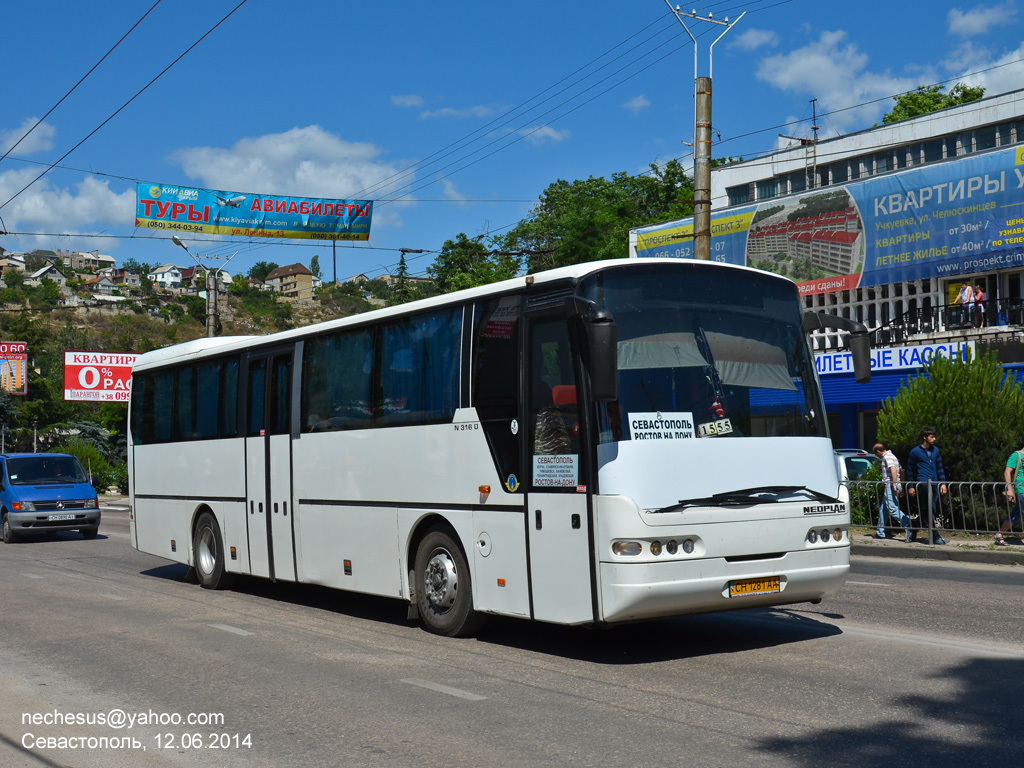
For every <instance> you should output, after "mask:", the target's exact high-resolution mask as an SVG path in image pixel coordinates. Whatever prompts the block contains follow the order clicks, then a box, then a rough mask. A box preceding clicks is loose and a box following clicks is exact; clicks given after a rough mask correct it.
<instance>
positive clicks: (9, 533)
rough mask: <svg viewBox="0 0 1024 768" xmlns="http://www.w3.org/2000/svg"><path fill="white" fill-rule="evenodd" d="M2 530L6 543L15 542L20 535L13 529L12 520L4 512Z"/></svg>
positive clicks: (0, 527) (0, 525) (0, 526)
mask: <svg viewBox="0 0 1024 768" xmlns="http://www.w3.org/2000/svg"><path fill="white" fill-rule="evenodd" d="M0 530H2V532H3V539H4V544H13V543H14V542H15V541H16V540H17V538H18V535H17V534H16V533H15V532H14V531H13V530H11V522H10V521H9V520H8V519H7V514H6V513H4V516H3V522H2V523H0Z"/></svg>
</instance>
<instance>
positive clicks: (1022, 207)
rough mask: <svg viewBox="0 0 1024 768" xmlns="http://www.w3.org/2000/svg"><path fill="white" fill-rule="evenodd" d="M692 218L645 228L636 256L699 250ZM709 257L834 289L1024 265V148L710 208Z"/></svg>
mask: <svg viewBox="0 0 1024 768" xmlns="http://www.w3.org/2000/svg"><path fill="white" fill-rule="evenodd" d="M692 233H693V219H692V218H691V219H684V220H681V221H676V222H668V223H665V224H659V225H655V226H652V227H644V228H641V229H638V230H637V232H636V234H637V246H636V248H637V255H638V256H669V257H675V258H690V257H691V256H692V249H693V242H692ZM711 258H712V259H713V260H715V261H721V262H726V263H730V264H745V265H748V266H751V267H757V268H759V269H766V270H768V271H771V272H778V273H781V274H785V275H787V276H788V277H790V278H792V279H793V280H795V281H796V282H797V283H799V284H800V289H801V292H802V293H826V292H830V291H837V290H848V289H850V288H856V287H858V286H859V287H871V286H876V285H887V284H889V283H895V282H904V281H908V280H917V279H923V278H936V277H939V278H941V277H944V276H950V277H952V276H954V275H960V274H967V273H971V272H982V271H991V270H996V269H1004V268H1006V267H1014V266H1024V147H1021V146H1017V147H1014V148H1010V149H1004V150H998V151H994V152H987V153H984V154H979V155H969V156H967V157H962V158H959V159H957V160H950V161H948V162H943V163H936V164H934V165H925V166H921V167H919V168H913V169H909V170H905V171H899V172H897V173H890V174H887V175H883V176H874V177H871V178H868V179H864V180H862V181H857V182H853V183H850V184H846V185H833V186H829V187H821V188H818V189H814V190H808V191H806V192H803V193H800V194H798V195H790V196H788V197H777V198H771V199H768V200H764V201H762V202H760V203H758V204H756V205H751V206H743V207H738V208H729V209H728V210H726V211H722V212H720V213H717V214H715V213H713V214H712V217H711Z"/></svg>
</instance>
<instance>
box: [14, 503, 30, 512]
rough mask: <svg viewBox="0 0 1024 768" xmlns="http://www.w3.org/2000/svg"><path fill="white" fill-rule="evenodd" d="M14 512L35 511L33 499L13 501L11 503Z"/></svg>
mask: <svg viewBox="0 0 1024 768" xmlns="http://www.w3.org/2000/svg"><path fill="white" fill-rule="evenodd" d="M11 506H12V507H13V508H14V511H15V512H35V511H36V504H35V502H34V501H15V502H13V503H12V504H11Z"/></svg>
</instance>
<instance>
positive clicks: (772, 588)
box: [729, 576, 782, 597]
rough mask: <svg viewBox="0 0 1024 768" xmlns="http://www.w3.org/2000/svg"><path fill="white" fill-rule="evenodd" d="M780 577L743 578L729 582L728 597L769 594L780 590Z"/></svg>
mask: <svg viewBox="0 0 1024 768" xmlns="http://www.w3.org/2000/svg"><path fill="white" fill-rule="evenodd" d="M781 591H782V588H781V583H780V577H778V576H772V577H770V578H767V579H743V580H742V581H731V582H729V597H746V596H747V595H771V594H773V593H775V592H781Z"/></svg>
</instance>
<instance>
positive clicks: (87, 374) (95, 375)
mask: <svg viewBox="0 0 1024 768" xmlns="http://www.w3.org/2000/svg"><path fill="white" fill-rule="evenodd" d="M138 357H139V356H138V355H132V354H120V353H117V352H65V353H64V399H65V400H91V401H96V402H115V403H127V402H128V393H129V392H131V386H132V366H133V365H135V360H136V359H137V358H138Z"/></svg>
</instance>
